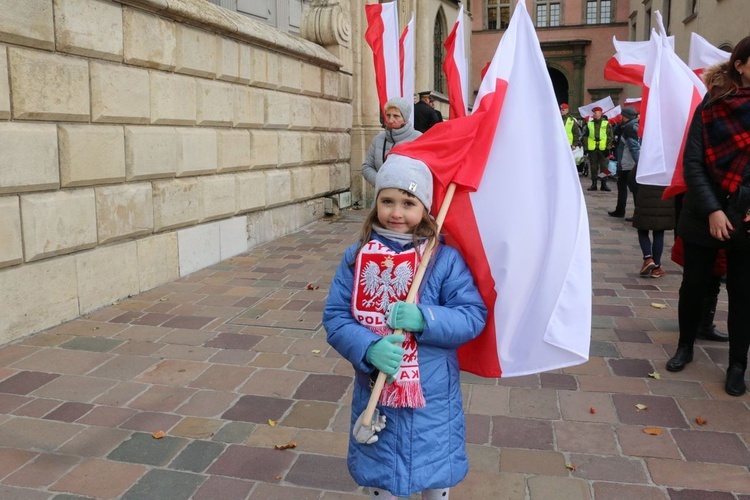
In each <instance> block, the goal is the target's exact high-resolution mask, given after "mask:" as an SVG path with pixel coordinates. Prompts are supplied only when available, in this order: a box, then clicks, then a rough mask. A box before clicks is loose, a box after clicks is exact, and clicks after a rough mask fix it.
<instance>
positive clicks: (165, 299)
mask: <svg viewBox="0 0 750 500" xmlns="http://www.w3.org/2000/svg"><path fill="white" fill-rule="evenodd" d="M168 300H169V299H168V298H167V297H162V298H160V299H159V302H166V301H168Z"/></svg>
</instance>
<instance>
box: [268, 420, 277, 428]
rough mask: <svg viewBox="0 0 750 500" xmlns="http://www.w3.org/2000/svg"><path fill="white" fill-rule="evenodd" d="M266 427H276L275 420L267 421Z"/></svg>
mask: <svg viewBox="0 0 750 500" xmlns="http://www.w3.org/2000/svg"><path fill="white" fill-rule="evenodd" d="M268 425H270V426H271V427H276V420H269V421H268Z"/></svg>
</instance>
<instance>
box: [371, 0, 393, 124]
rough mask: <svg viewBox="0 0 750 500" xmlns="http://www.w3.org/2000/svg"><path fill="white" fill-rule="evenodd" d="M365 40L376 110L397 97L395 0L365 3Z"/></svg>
mask: <svg viewBox="0 0 750 500" xmlns="http://www.w3.org/2000/svg"><path fill="white" fill-rule="evenodd" d="M365 15H366V17H367V31H365V41H367V44H368V45H369V46H370V48H371V49H372V55H373V61H374V64H375V86H376V88H377V91H378V101H379V102H380V109H381V110H382V109H383V108H384V107H385V103H386V102H388V99H390V98H391V97H401V70H400V61H401V58H400V56H399V34H398V10H397V6H396V2H387V3H377V4H368V5H365Z"/></svg>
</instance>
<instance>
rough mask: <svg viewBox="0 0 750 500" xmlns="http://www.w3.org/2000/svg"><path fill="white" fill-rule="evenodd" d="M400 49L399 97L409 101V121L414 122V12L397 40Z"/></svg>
mask: <svg viewBox="0 0 750 500" xmlns="http://www.w3.org/2000/svg"><path fill="white" fill-rule="evenodd" d="M399 47H400V50H401V60H400V63H401V97H406V99H408V100H409V102H410V103H411V114H410V115H409V121H410V122H412V123H414V85H415V84H414V13H413V12H412V14H411V20H409V24H407V25H406V28H404V32H403V33H402V34H401V39H400V40H399Z"/></svg>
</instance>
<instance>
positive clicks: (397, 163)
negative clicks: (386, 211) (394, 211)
mask: <svg viewBox="0 0 750 500" xmlns="http://www.w3.org/2000/svg"><path fill="white" fill-rule="evenodd" d="M387 188H396V189H403V190H404V191H406V192H409V193H411V194H413V195H414V196H416V197H417V199H418V200H419V201H421V202H422V204H423V205H424V206H425V207H426V208H427V210H429V209H430V207H431V206H432V173H431V172H430V169H429V168H427V165H426V164H425V163H424V162H422V161H420V160H414V159H412V158H409V157H407V156H401V155H396V154H389V155H388V157H387V158H386V160H385V163H383V166H382V167H380V170H378V175H377V176H376V177H375V196H376V197H377V195H378V194H379V193H380V191H381V190H383V189H387Z"/></svg>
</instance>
